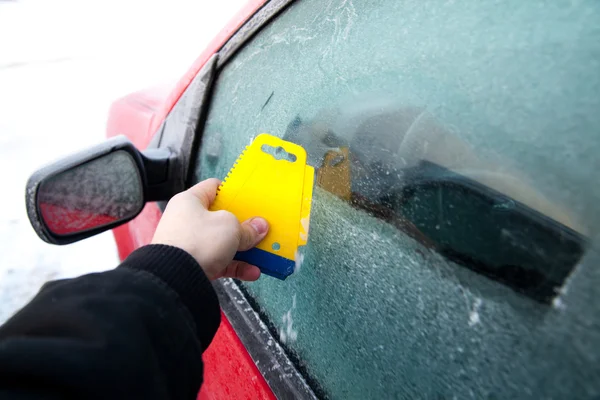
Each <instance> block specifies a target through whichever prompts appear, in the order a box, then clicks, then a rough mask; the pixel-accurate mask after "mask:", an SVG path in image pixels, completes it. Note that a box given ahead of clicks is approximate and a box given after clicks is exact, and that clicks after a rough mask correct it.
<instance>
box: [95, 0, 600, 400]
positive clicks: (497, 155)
mask: <svg viewBox="0 0 600 400" xmlns="http://www.w3.org/2000/svg"><path fill="white" fill-rule="evenodd" d="M425 3H426V4H425ZM425 3H423V2H393V1H384V2H369V1H367V2H363V3H362V4H358V3H357V2H352V1H349V0H343V1H334V2H331V4H324V2H320V1H317V0H314V1H313V0H302V1H289V0H272V1H265V0H252V1H250V2H249V3H248V4H247V5H246V6H245V7H244V9H242V10H241V11H240V12H239V13H238V14H237V15H236V16H235V17H234V18H233V19H232V21H231V22H230V23H229V24H228V25H227V26H226V27H225V29H224V30H223V31H222V32H221V33H220V34H219V35H218V36H217V37H216V38H215V39H214V40H213V41H212V42H211V44H210V45H209V46H208V48H207V49H206V50H205V51H204V52H203V53H202V54H201V55H200V56H199V57H198V59H197V60H196V61H195V63H194V64H193V65H192V67H191V68H190V69H189V70H188V72H187V73H186V74H185V75H184V76H183V77H182V78H181V79H180V80H179V81H178V82H177V83H176V84H174V86H172V87H161V88H153V89H149V90H145V91H141V92H137V93H134V94H132V95H130V96H127V97H125V98H123V99H120V100H118V101H117V102H116V103H115V104H114V105H113V107H112V108H111V111H110V116H109V121H108V127H107V136H109V137H112V136H116V135H125V136H127V138H129V140H130V141H131V142H132V143H133V144H134V145H135V146H136V147H137V148H138V149H154V148H157V149H170V150H172V151H176V152H178V154H179V156H178V157H179V158H178V159H179V161H180V164H179V168H180V169H179V172H178V173H179V175H180V179H181V180H182V181H183V185H184V186H185V187H189V186H190V185H191V184H193V183H194V182H196V181H198V180H200V179H204V178H206V177H209V176H217V177H219V178H223V177H224V176H225V174H226V172H227V170H228V169H229V168H230V166H231V165H233V162H234V161H235V159H236V157H237V155H238V154H239V153H240V152H241V151H242V150H243V148H244V146H245V145H247V144H248V142H249V141H250V140H251V139H252V138H253V137H254V136H256V135H258V134H260V133H262V132H263V131H268V133H272V134H275V135H277V136H280V137H283V138H285V139H287V140H290V141H294V142H296V143H298V144H301V145H302V146H304V147H305V149H306V150H307V152H308V155H309V163H311V165H313V166H314V167H316V168H317V169H318V172H317V179H316V181H317V187H318V188H317V190H316V192H315V198H314V204H313V209H314V210H313V216H312V221H311V229H312V232H311V237H310V240H309V245H308V246H307V247H306V249H305V251H304V252H303V253H302V254H301V255H300V256H299V257H298V259H297V260H296V261H297V267H298V268H297V271H296V273H295V274H294V275H293V276H292V277H291V278H289V279H288V280H286V281H284V282H280V281H276V280H274V279H271V278H268V277H264V278H261V280H260V281H259V282H258V283H256V284H249V285H245V284H239V283H236V282H233V281H231V280H225V281H222V282H219V283H216V284H215V287H216V289H217V292H218V294H219V297H220V300H221V305H222V309H223V315H222V324H221V327H220V328H219V330H218V332H217V335H216V337H215V339H214V341H213V343H212V344H211V346H210V347H209V348H208V350H207V351H206V353H205V355H204V362H205V377H204V385H203V387H202V390H201V392H200V394H199V398H201V399H221V398H236V399H242V398H248V399H258V398H264V399H267V398H276V397H278V398H314V397H331V398H381V397H389V398H417V397H421V398H452V397H453V396H454V398H464V397H473V398H516V397H520V398H566V397H570V398H582V399H583V398H594V397H597V396H600V383H599V382H600V362H598V361H600V352H599V351H598V348H599V347H598V346H600V329H598V327H599V326H600V315H599V314H600V313H599V312H598V311H600V310H599V308H598V304H600V303H598V291H597V290H596V289H595V288H596V287H597V286H595V285H597V284H599V283H600V275H599V272H598V269H597V268H593V267H592V266H593V265H595V264H596V263H597V262H598V260H599V257H598V253H597V248H598V247H597V241H595V239H594V238H595V237H596V234H597V227H598V226H600V220H598V218H599V217H600V212H598V211H600V210H599V209H598V204H600V202H598V200H600V192H599V190H600V189H598V188H599V187H600V185H598V184H597V183H598V180H597V177H596V176H595V175H596V172H595V170H594V166H595V167H600V165H599V164H598V162H597V160H598V154H600V140H599V139H598V137H597V132H598V128H599V127H600V121H599V119H598V118H599V117H598V115H600V114H599V113H597V110H598V109H600V101H599V96H598V93H600V92H598V89H600V79H599V77H598V55H599V54H600V52H599V51H600V50H599V47H598V43H599V42H598V39H599V34H598V31H597V30H596V31H593V28H592V27H593V26H594V23H593V21H594V18H596V17H598V16H600V9H599V7H598V6H597V4H594V3H593V2H581V3H580V4H578V5H575V4H571V5H566V4H565V5H558V4H557V5H554V6H552V7H545V6H544V5H543V4H542V2H527V3H521V2H509V3H510V4H509V3H506V4H504V5H501V4H496V5H491V4H488V5H484V4H479V3H478V4H475V3H469V4H454V5H453V4H450V3H452V2H449V3H448V4H444V5H442V4H438V3H433V2H429V3H427V2H425ZM596 21H597V20H596ZM594 40H595V41H594ZM594 60H595V61H594ZM594 110H595V111H594ZM593 132H595V133H596V135H595V136H594V134H593ZM164 205H165V203H164V202H160V203H148V204H146V206H145V208H144V209H143V211H142V212H141V213H140V214H139V215H138V216H137V217H136V218H135V219H133V220H132V221H130V222H128V223H127V224H125V225H122V226H119V227H117V228H115V229H114V231H113V232H114V236H115V240H116V243H117V246H118V251H119V255H120V257H121V259H123V258H125V257H127V255H128V254H129V253H131V252H132V251H133V250H134V249H136V248H138V247H140V246H143V245H145V244H148V243H150V241H151V238H152V235H153V232H154V230H155V228H156V225H157V223H158V221H159V219H160V216H161V210H162V209H163V208H164ZM302 258H304V262H302ZM294 324H296V325H294Z"/></svg>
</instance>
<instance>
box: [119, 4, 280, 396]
mask: <svg viewBox="0 0 600 400" xmlns="http://www.w3.org/2000/svg"><path fill="white" fill-rule="evenodd" d="M265 1H266V0H250V1H248V3H247V4H246V5H245V6H244V7H243V8H242V9H241V10H240V11H239V12H238V13H237V14H236V15H235V17H234V18H233V19H232V20H231V21H230V22H229V23H228V24H227V25H226V26H225V28H224V29H223V30H222V31H221V32H220V33H219V34H218V35H217V36H216V37H215V38H214V39H213V41H212V42H211V43H210V44H209V45H208V47H207V49H206V50H205V51H204V52H203V53H202V54H201V55H200V56H199V57H198V58H197V59H196V61H195V62H194V64H193V65H192V67H191V68H190V69H189V70H188V72H187V73H186V74H185V75H184V76H183V77H182V78H181V79H180V80H179V81H178V82H177V83H176V84H175V86H174V87H173V88H172V89H171V90H170V91H168V90H166V89H165V87H160V88H153V89H148V90H144V91H140V92H136V93H133V94H131V95H129V96H127V97H124V98H122V99H119V100H117V101H116V102H115V103H114V104H113V106H112V107H111V110H110V114H109V119H108V123H107V136H108V137H112V136H116V135H120V134H122V135H126V136H127V137H128V138H129V139H130V140H131V141H132V142H133V143H134V144H135V146H136V147H137V148H138V149H140V150H141V149H145V148H146V147H147V146H148V144H149V143H150V140H151V139H152V137H153V135H154V134H155V132H156V131H157V130H158V128H159V127H160V125H161V124H162V122H163V121H164V119H165V118H166V116H167V115H168V114H169V112H170V111H171V109H172V108H173V106H174V105H175V103H177V101H178V100H179V98H180V97H181V95H182V94H183V92H184V91H185V89H186V88H187V87H188V85H189V84H190V82H191V81H192V79H193V78H194V77H195V76H196V74H197V73H198V71H199V70H200V69H201V68H202V67H203V66H204V64H205V63H206V61H207V60H208V59H209V58H210V57H211V56H212V55H213V54H215V53H216V52H217V51H219V49H220V48H221V47H222V46H223V44H225V42H226V41H227V40H228V39H229V38H230V37H231V36H232V35H233V34H234V33H235V32H236V31H237V30H238V29H239V28H240V27H241V26H242V25H243V23H244V22H245V21H246V20H248V18H250V17H251V16H252V15H253V14H254V13H255V12H256V11H257V10H258V9H259V8H260V7H261V6H262V5H263V4H264V3H265ZM160 216H161V211H160V209H159V208H158V206H157V205H156V204H155V203H148V204H147V205H146V206H145V208H144V210H143V211H142V212H141V213H140V214H139V215H138V216H137V217H136V218H135V219H134V220H132V221H130V222H129V223H127V224H125V225H122V226H120V227H118V228H116V229H114V230H113V234H114V237H115V241H116V243H117V248H118V251H119V257H120V258H121V259H124V258H125V257H127V256H128V255H129V254H130V253H131V252H132V251H133V250H135V249H136V248H138V247H140V246H143V245H145V244H148V243H150V241H151V240H152V236H153V234H154V231H155V230H156V226H157V225H158V221H159V220H160ZM203 358H204V363H205V371H204V384H203V385H202V389H201V391H200V393H199V394H198V398H199V399H203V400H208V399H211V400H213V399H215V400H216V399H274V398H275V396H274V394H273V392H272V391H271V389H270V388H269V385H268V384H267V382H266V381H265V379H264V378H263V376H262V375H261V373H260V372H259V370H258V369H257V367H256V365H255V364H254V362H253V361H252V358H251V357H250V355H249V354H248V352H247V351H246V349H245V347H244V345H243V344H242V342H241V341H240V339H239V338H238V336H237V334H236V333H235V330H234V329H233V327H232V326H231V324H230V323H229V321H228V320H227V318H226V317H225V315H222V322H221V326H220V327H219V330H218V331H217V334H216V336H215V338H214V339H213V342H212V343H211V345H210V346H209V348H208V349H207V350H206V351H205V353H204V356H203Z"/></svg>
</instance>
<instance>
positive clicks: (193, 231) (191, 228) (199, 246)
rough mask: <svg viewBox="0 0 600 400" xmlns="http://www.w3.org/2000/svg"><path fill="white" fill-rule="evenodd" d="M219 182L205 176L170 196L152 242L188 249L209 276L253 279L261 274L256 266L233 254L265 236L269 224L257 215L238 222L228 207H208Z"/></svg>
mask: <svg viewBox="0 0 600 400" xmlns="http://www.w3.org/2000/svg"><path fill="white" fill-rule="evenodd" d="M220 184H221V182H220V181H219V180H218V179H207V180H205V181H202V182H200V183H198V184H196V185H195V186H193V187H191V188H189V189H188V190H186V191H184V192H181V193H179V194H177V195H175V196H173V198H172V199H171V200H170V201H169V204H168V205H167V208H166V209H165V212H164V213H163V216H162V218H161V220H160V222H159V224H158V227H157V228H156V232H155V233H154V238H153V239H152V244H166V245H171V246H175V247H179V248H180V249H183V250H185V251H187V252H188V253H190V254H191V255H192V256H193V257H194V258H195V259H196V261H198V264H200V266H201V267H202V270H203V271H204V273H206V276H208V278H209V279H210V280H213V279H217V278H221V277H230V278H237V279H241V280H245V281H255V280H257V279H258V278H259V277H260V270H259V269H258V267H256V266H254V265H250V264H247V263H245V262H242V261H233V256H234V255H235V253H236V252H237V251H244V250H249V249H251V248H253V247H254V246H256V245H257V244H258V243H259V242H260V241H261V240H262V239H264V237H265V236H266V235H267V232H268V230H269V224H268V223H267V221H266V220H265V219H263V218H259V217H255V218H251V219H249V220H247V221H244V222H243V223H241V224H240V223H239V222H238V220H237V218H236V217H235V215H233V214H232V213H230V212H228V211H223V210H221V211H208V208H209V207H210V205H211V204H212V202H213V201H214V200H215V196H216V194H217V188H218V187H219V185H220Z"/></svg>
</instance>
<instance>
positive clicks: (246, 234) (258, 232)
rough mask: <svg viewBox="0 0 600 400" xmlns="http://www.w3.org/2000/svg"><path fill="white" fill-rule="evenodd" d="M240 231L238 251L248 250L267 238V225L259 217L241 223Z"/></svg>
mask: <svg viewBox="0 0 600 400" xmlns="http://www.w3.org/2000/svg"><path fill="white" fill-rule="evenodd" d="M241 227H242V231H241V233H242V234H241V237H240V244H239V246H238V251H245V250H250V249H251V248H253V247H254V246H256V245H257V244H259V243H260V241H261V240H263V239H264V238H265V236H267V232H268V231H269V223H268V222H267V221H266V220H265V219H264V218H260V217H254V218H250V219H249V220H246V221H244V222H242V225H241Z"/></svg>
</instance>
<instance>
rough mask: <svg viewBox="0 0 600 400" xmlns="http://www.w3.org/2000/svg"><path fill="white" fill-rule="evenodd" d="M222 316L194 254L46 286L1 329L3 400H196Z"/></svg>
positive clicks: (128, 264)
mask: <svg viewBox="0 0 600 400" xmlns="http://www.w3.org/2000/svg"><path fill="white" fill-rule="evenodd" d="M220 315H221V314H220V310H219V304H218V299H217V296H216V293H215V291H214V290H213V288H212V285H211V283H210V282H209V280H208V279H207V278H206V276H205V275H204V273H203V272H202V269H201V268H200V266H199V265H198V264H197V263H196V261H195V260H194V258H192V256H191V255H189V254H188V253H186V252H185V251H183V250H181V249H178V248H176V247H170V246H163V245H151V246H146V247H142V248H140V249H138V250H136V251H135V252H133V253H132V254H131V255H130V256H129V257H128V258H127V259H126V260H125V261H124V262H123V263H122V264H121V265H120V266H119V267H118V268H116V269H114V270H112V271H107V272H102V273H95V274H89V275H84V276H81V277H79V278H75V279H66V280H60V281H54V282H50V283H47V284H46V285H44V286H43V287H42V289H41V290H40V292H39V293H38V294H37V296H36V297H35V298H34V299H33V300H32V301H31V302H30V303H29V304H28V305H27V306H25V307H24V308H23V309H22V310H21V311H19V312H18V313H17V314H16V315H14V316H13V317H12V318H11V319H10V320H8V321H7V322H6V323H5V324H4V325H3V326H2V327H0V398H1V399H5V398H6V399H12V398H18V399H53V398H57V399H59V398H60V399H64V398H73V399H145V400H148V399H194V398H195V397H196V395H197V393H198V390H199V388H200V384H201V383H202V358H201V357H202V352H203V351H204V350H205V349H206V348H207V346H208V345H209V344H210V342H211V340H212V338H213V336H214V335H215V333H216V330H217V328H218V326H219V323H220V318H221V317H220Z"/></svg>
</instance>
